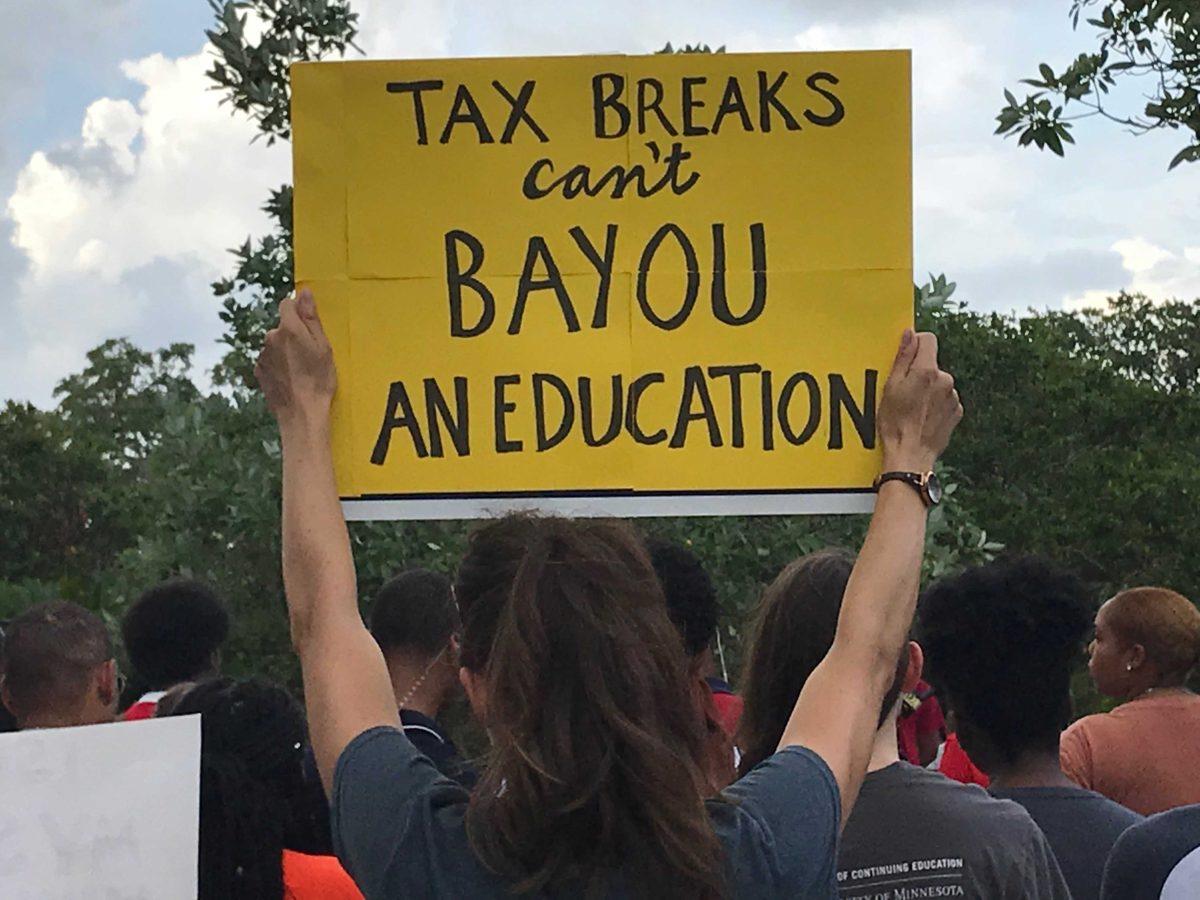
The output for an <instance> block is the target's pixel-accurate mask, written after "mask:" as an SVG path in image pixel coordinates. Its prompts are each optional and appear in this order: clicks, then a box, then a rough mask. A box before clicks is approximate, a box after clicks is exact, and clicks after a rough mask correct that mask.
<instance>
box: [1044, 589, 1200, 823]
mask: <svg viewBox="0 0 1200 900" xmlns="http://www.w3.org/2000/svg"><path fill="white" fill-rule="evenodd" d="M1089 650H1090V653H1091V660H1090V661H1089V663H1088V672H1089V673H1090V674H1091V676H1092V681H1093V682H1094V683H1095V685H1096V690H1098V691H1099V692H1100V693H1101V694H1103V695H1105V696H1106V697H1115V698H1117V699H1119V700H1122V701H1124V702H1123V703H1122V704H1121V705H1120V706H1118V707H1117V708H1116V709H1114V710H1113V711H1112V712H1110V713H1101V714H1098V715H1093V716H1086V717H1085V718H1082V719H1080V720H1079V721H1078V722H1076V723H1075V724H1074V725H1072V726H1071V727H1070V728H1068V729H1067V730H1066V731H1065V732H1064V733H1063V736H1062V741H1061V743H1060V751H1059V752H1060V755H1061V760H1062V768H1063V771H1064V772H1065V773H1066V774H1067V775H1068V776H1070V777H1071V779H1072V780H1074V781H1075V782H1077V783H1078V784H1080V785H1081V786H1083V787H1085V788H1090V789H1091V790H1093V791H1097V792H1099V793H1101V794H1104V795H1105V796H1106V797H1108V798H1110V799H1112V800H1115V801H1116V802H1118V803H1120V804H1121V805H1123V806H1127V807H1129V808H1130V809H1132V810H1134V811H1136V812H1139V813H1141V814H1142V815H1152V814H1153V813H1158V812H1162V811H1163V810H1167V809H1172V808H1174V807H1176V806H1184V805H1186V804H1190V803H1200V778H1198V777H1197V773H1198V772H1200V697H1198V696H1196V695H1195V694H1194V693H1192V692H1191V691H1189V690H1188V689H1187V687H1186V686H1185V685H1186V682H1187V678H1188V675H1189V673H1190V672H1191V671H1192V669H1193V668H1195V666H1196V664H1197V662H1200V610H1197V609H1196V607H1195V606H1194V605H1193V604H1192V603H1191V601H1189V600H1188V599H1187V598H1186V597H1183V596H1181V595H1179V594H1177V593H1175V592H1174V591H1170V590H1166V589H1165V588H1152V587H1143V588H1133V589H1131V590H1127V591H1122V592H1121V593H1119V594H1117V595H1116V596H1115V597H1113V598H1112V599H1111V600H1109V601H1108V602H1107V603H1105V604H1104V605H1103V606H1101V607H1100V611H1099V612H1098V613H1097V614H1096V636H1095V640H1093V641H1092V643H1091V646H1090V648H1089Z"/></svg>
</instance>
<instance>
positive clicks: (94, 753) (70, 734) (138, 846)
mask: <svg viewBox="0 0 1200 900" xmlns="http://www.w3.org/2000/svg"><path fill="white" fill-rule="evenodd" d="M199 818H200V717H199V716H179V717H171V718H165V719H148V720H146V721H143V722H117V723H113V724H111V725H91V726H87V727H84V728H52V729H44V730H36V731H22V732H17V733H15V734H3V735H0V897H3V898H5V900H35V898H36V900H68V898H69V900H78V898H82V897H97V898H106V900H109V898H111V900H116V898H120V900H194V898H195V896H196V889H197V885H196V866H197V847H198V841H199Z"/></svg>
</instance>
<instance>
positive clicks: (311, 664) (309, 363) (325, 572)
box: [255, 289, 400, 793]
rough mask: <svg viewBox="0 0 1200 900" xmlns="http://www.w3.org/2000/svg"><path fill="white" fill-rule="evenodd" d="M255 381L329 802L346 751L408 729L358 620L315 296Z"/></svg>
mask: <svg viewBox="0 0 1200 900" xmlns="http://www.w3.org/2000/svg"><path fill="white" fill-rule="evenodd" d="M255 375H256V376H257V377H258V381H259V383H260V384H261V385H262V388H263V393H264V394H265V395H266V398H267V404H268V406H270V408H271V412H272V413H273V414H274V416H275V418H276V420H277V421H278V423H279V437H280V441H281V444H282V447H283V586H284V592H285V593H286V595H287V605H288V618H289V620H290V623H291V631H292V644H293V645H294V646H295V648H296V652H297V653H298V654H299V656H300V669H301V672H302V674H303V676H304V705H305V708H306V710H307V712H308V728H309V736H310V738H311V740H312V745H313V751H314V753H315V755H316V758H317V768H318V769H319V770H320V773H321V781H322V783H323V784H324V785H325V790H326V792H327V793H328V792H329V791H330V789H331V788H332V785H333V769H334V766H335V765H336V764H337V759H338V756H340V755H341V752H342V750H344V749H345V747H346V745H347V744H349V743H350V741H352V740H353V739H354V738H355V737H356V736H357V735H359V734H360V733H362V732H363V731H366V730H367V729H368V728H371V727H372V726H375V725H395V726H397V727H398V726H399V724H400V723H399V714H398V712H397V710H396V704H395V699H394V697H393V696H392V686H391V682H390V681H389V680H388V673H387V666H386V665H385V663H384V661H383V655H382V653H381V652H380V650H379V647H378V645H377V644H376V643H375V640H374V639H373V638H372V637H371V634H370V632H368V631H367V629H366V627H365V626H364V625H363V621H362V616H361V615H359V612H358V586H357V580H356V576H355V572H354V557H353V555H352V554H351V552H350V536H349V534H348V533H347V531H346V521H345V519H344V518H343V516H342V508H341V505H340V504H339V502H338V494H337V486H336V484H335V483H334V477H333V455H332V451H331V449H330V442H329V407H330V403H331V402H332V401H333V395H334V392H335V390H336V389H337V374H336V372H335V371H334V365H333V352H332V350H331V349H330V346H329V341H328V339H327V338H326V337H325V331H324V329H323V328H322V327H321V320H320V318H319V317H318V316H317V309H316V304H315V303H314V301H313V297H312V294H311V293H310V292H309V291H308V290H307V289H304V290H301V291H300V293H299V295H298V297H296V298H291V297H289V298H288V299H287V300H284V301H283V303H282V304H280V308H279V327H278V328H275V329H274V330H273V331H271V332H270V333H268V334H267V339H266V344H265V346H264V347H263V352H262V355H261V356H260V357H259V360H258V365H257V366H256V367H255Z"/></svg>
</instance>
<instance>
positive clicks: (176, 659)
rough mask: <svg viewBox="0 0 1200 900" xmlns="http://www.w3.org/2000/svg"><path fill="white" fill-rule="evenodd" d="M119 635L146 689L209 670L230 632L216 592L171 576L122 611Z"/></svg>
mask: <svg viewBox="0 0 1200 900" xmlns="http://www.w3.org/2000/svg"><path fill="white" fill-rule="evenodd" d="M121 636H122V638H123V639H124V642H125V652H126V653H128V654H129V664H130V665H131V666H132V667H133V672H134V675H135V676H136V678H137V679H138V680H139V682H140V683H143V684H144V685H145V687H146V689H148V690H163V689H165V688H168V687H170V686H171V685H173V684H178V683H179V682H181V681H194V680H196V679H197V678H199V677H201V676H203V675H206V674H208V672H209V670H210V669H211V667H212V659H213V654H214V653H216V651H217V650H218V649H220V647H221V645H222V644H223V643H225V638H227V637H228V636H229V613H228V612H227V611H226V609H225V604H224V603H222V602H221V599H220V598H219V597H218V596H217V595H216V593H215V592H214V591H213V590H212V589H211V588H209V587H207V586H206V585H203V584H201V583H200V582H197V581H191V580H186V579H176V580H173V581H167V582H164V583H162V584H159V585H156V586H155V587H152V588H150V589H149V590H148V591H146V592H145V593H144V594H142V596H141V597H139V598H138V599H137V602H135V603H134V604H133V606H131V607H130V608H129V610H128V611H127V612H126V613H125V618H124V619H123V620H122V622H121Z"/></svg>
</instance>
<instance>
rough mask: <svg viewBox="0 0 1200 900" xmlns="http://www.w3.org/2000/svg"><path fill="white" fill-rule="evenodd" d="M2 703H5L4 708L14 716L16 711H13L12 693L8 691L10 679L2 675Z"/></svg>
mask: <svg viewBox="0 0 1200 900" xmlns="http://www.w3.org/2000/svg"><path fill="white" fill-rule="evenodd" d="M0 702H3V703H4V708H5V709H7V710H8V711H9V712H10V713H12V714H13V715H16V711H15V710H14V709H13V702H12V692H11V691H9V689H8V679H7V678H5V677H4V676H3V675H0Z"/></svg>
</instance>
